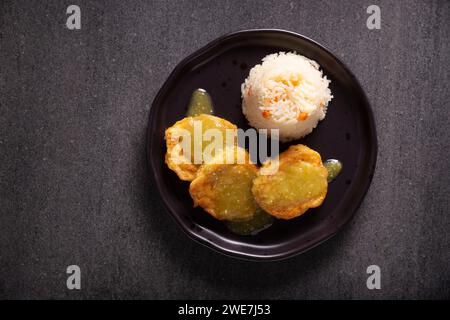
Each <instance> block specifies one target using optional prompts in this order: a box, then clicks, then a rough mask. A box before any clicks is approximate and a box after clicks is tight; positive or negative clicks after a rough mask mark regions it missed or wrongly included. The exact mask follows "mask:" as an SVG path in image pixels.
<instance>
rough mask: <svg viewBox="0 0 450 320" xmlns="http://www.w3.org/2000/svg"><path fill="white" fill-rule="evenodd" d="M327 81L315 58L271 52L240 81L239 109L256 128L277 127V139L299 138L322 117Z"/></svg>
mask: <svg viewBox="0 0 450 320" xmlns="http://www.w3.org/2000/svg"><path fill="white" fill-rule="evenodd" d="M329 84H330V81H329V80H328V79H327V78H326V76H324V75H323V74H322V71H320V70H319V64H318V63H317V62H315V61H313V60H310V59H308V58H306V57H304V56H302V55H299V54H296V53H293V52H288V53H285V52H279V53H275V54H271V55H268V56H266V57H265V58H264V59H263V60H262V63H261V64H258V65H256V66H254V67H253V68H252V69H251V70H250V74H249V76H248V77H247V79H245V82H244V83H243V84H242V88H241V91H242V111H243V113H244V114H245V116H246V117H247V120H248V122H249V123H250V125H251V126H253V127H255V128H257V129H279V138H280V140H281V141H289V140H295V139H299V138H301V137H303V136H305V135H307V134H308V133H310V132H311V131H312V130H313V129H314V128H315V127H316V126H317V123H318V122H319V121H320V120H322V119H324V118H325V114H326V111H327V106H328V103H329V102H330V101H331V99H332V98H333V96H332V95H331V91H330V89H329V88H328V85H329ZM269 133H270V130H269Z"/></svg>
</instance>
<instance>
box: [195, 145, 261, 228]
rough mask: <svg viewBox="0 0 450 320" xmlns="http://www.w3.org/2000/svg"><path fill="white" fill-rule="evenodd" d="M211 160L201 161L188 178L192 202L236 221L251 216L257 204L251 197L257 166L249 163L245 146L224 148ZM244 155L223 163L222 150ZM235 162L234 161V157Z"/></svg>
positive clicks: (217, 217)
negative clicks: (243, 160) (230, 162)
mask: <svg viewBox="0 0 450 320" xmlns="http://www.w3.org/2000/svg"><path fill="white" fill-rule="evenodd" d="M223 151H224V152H223V153H220V154H218V155H217V156H216V157H215V159H214V160H212V161H211V162H210V163H207V164H203V165H202V166H201V167H200V169H199V170H198V172H197V176H196V178H195V179H194V180H193V181H192V182H191V184H190V187H189V193H190V194H191V197H192V199H193V200H194V206H197V205H198V206H200V207H202V208H203V209H204V210H205V211H206V212H208V213H209V214H211V215H212V216H213V217H214V218H216V219H219V220H228V221H239V220H248V219H251V218H252V217H253V215H254V214H255V212H256V210H257V209H258V205H257V203H256V201H255V199H254V198H253V194H252V191H251V190H252V185H253V179H254V178H255V177H256V174H257V172H258V168H257V167H256V165H254V164H252V163H250V161H249V157H248V153H247V151H245V149H242V148H239V147H235V148H225V149H224V150H223ZM229 152H234V153H235V157H234V159H237V154H240V155H243V157H244V158H245V163H233V164H226V163H224V161H223V159H224V155H225V153H229ZM235 162H237V161H235Z"/></svg>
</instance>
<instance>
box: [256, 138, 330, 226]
mask: <svg viewBox="0 0 450 320" xmlns="http://www.w3.org/2000/svg"><path fill="white" fill-rule="evenodd" d="M278 161H279V163H278V165H279V166H278V170H277V171H276V172H275V173H274V174H269V175H266V174H265V172H264V171H265V170H268V168H269V167H270V166H271V161H268V162H266V163H264V164H263V166H262V168H261V169H260V171H259V172H258V176H257V177H256V178H255V179H254V181H253V187H252V192H253V195H254V197H255V199H256V202H257V203H258V205H259V206H260V207H261V208H262V209H263V210H265V211H266V212H267V213H269V214H271V215H273V216H275V217H277V218H280V219H292V218H295V217H297V216H300V215H302V214H303V213H305V211H306V210H308V209H309V208H315V207H318V206H320V205H321V204H322V202H323V200H324V199H325V196H326V194H327V188H328V182H327V176H328V171H327V169H326V168H325V167H324V166H323V164H322V159H321V157H320V154H319V153H317V152H316V151H314V150H312V149H310V148H308V147H306V146H304V145H294V146H291V147H289V149H288V150H286V151H285V152H283V153H281V154H280V155H279V159H278Z"/></svg>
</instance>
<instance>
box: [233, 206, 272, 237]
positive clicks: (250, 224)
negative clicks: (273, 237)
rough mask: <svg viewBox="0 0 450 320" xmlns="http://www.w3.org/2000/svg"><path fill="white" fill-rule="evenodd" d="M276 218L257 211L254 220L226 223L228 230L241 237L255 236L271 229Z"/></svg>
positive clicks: (260, 210)
mask: <svg viewBox="0 0 450 320" xmlns="http://www.w3.org/2000/svg"><path fill="white" fill-rule="evenodd" d="M274 221H275V218H274V217H273V216H271V215H269V214H268V213H266V212H264V211H263V210H262V209H258V210H256V213H255V215H254V216H253V218H251V219H249V220H244V221H227V222H225V224H226V226H227V227H228V229H229V230H230V231H231V232H233V233H236V234H239V235H241V236H249V235H255V234H257V233H258V232H260V231H262V230H264V229H266V228H268V227H270V226H271V225H272V223H273V222H274Z"/></svg>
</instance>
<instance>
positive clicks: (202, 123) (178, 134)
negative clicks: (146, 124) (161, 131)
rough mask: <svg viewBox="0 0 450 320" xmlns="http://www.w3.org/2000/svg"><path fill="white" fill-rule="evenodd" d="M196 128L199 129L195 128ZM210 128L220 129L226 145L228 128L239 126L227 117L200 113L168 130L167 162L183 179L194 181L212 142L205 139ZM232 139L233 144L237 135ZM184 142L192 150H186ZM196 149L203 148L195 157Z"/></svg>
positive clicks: (166, 134)
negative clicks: (204, 153)
mask: <svg viewBox="0 0 450 320" xmlns="http://www.w3.org/2000/svg"><path fill="white" fill-rule="evenodd" d="M195 128H197V129H198V130H195ZM208 129H218V131H217V132H219V133H220V135H221V137H222V147H225V146H226V145H227V138H229V134H228V135H227V129H232V131H231V132H233V130H234V131H236V130H237V127H236V126H235V125H234V124H232V123H231V122H229V121H227V120H225V119H222V118H219V117H215V116H213V115H207V114H200V115H198V116H194V117H186V118H184V119H182V120H180V121H178V122H176V123H175V124H174V125H173V126H171V127H169V128H168V129H167V130H166V133H165V139H166V146H167V153H166V163H167V166H168V167H169V168H170V169H171V170H173V171H175V173H176V174H177V175H178V177H179V178H180V179H181V180H185V181H192V180H193V179H194V178H195V176H196V173H197V170H198V168H199V166H200V165H201V164H202V163H203V159H202V157H203V152H204V151H205V148H206V147H207V146H208V145H209V144H210V141H205V140H206V139H205V137H204V133H205V131H207V130H208ZM229 132H230V131H229ZM183 139H189V140H190V141H184V142H183ZM231 139H232V140H233V142H232V144H234V143H235V137H231ZM229 140H230V139H228V141H229ZM184 143H186V145H189V146H190V150H188V151H190V152H186V151H185V150H184V149H185V148H183V147H182V146H183V144H184ZM186 149H187V148H186ZM195 150H201V155H200V156H199V157H197V158H195Z"/></svg>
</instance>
